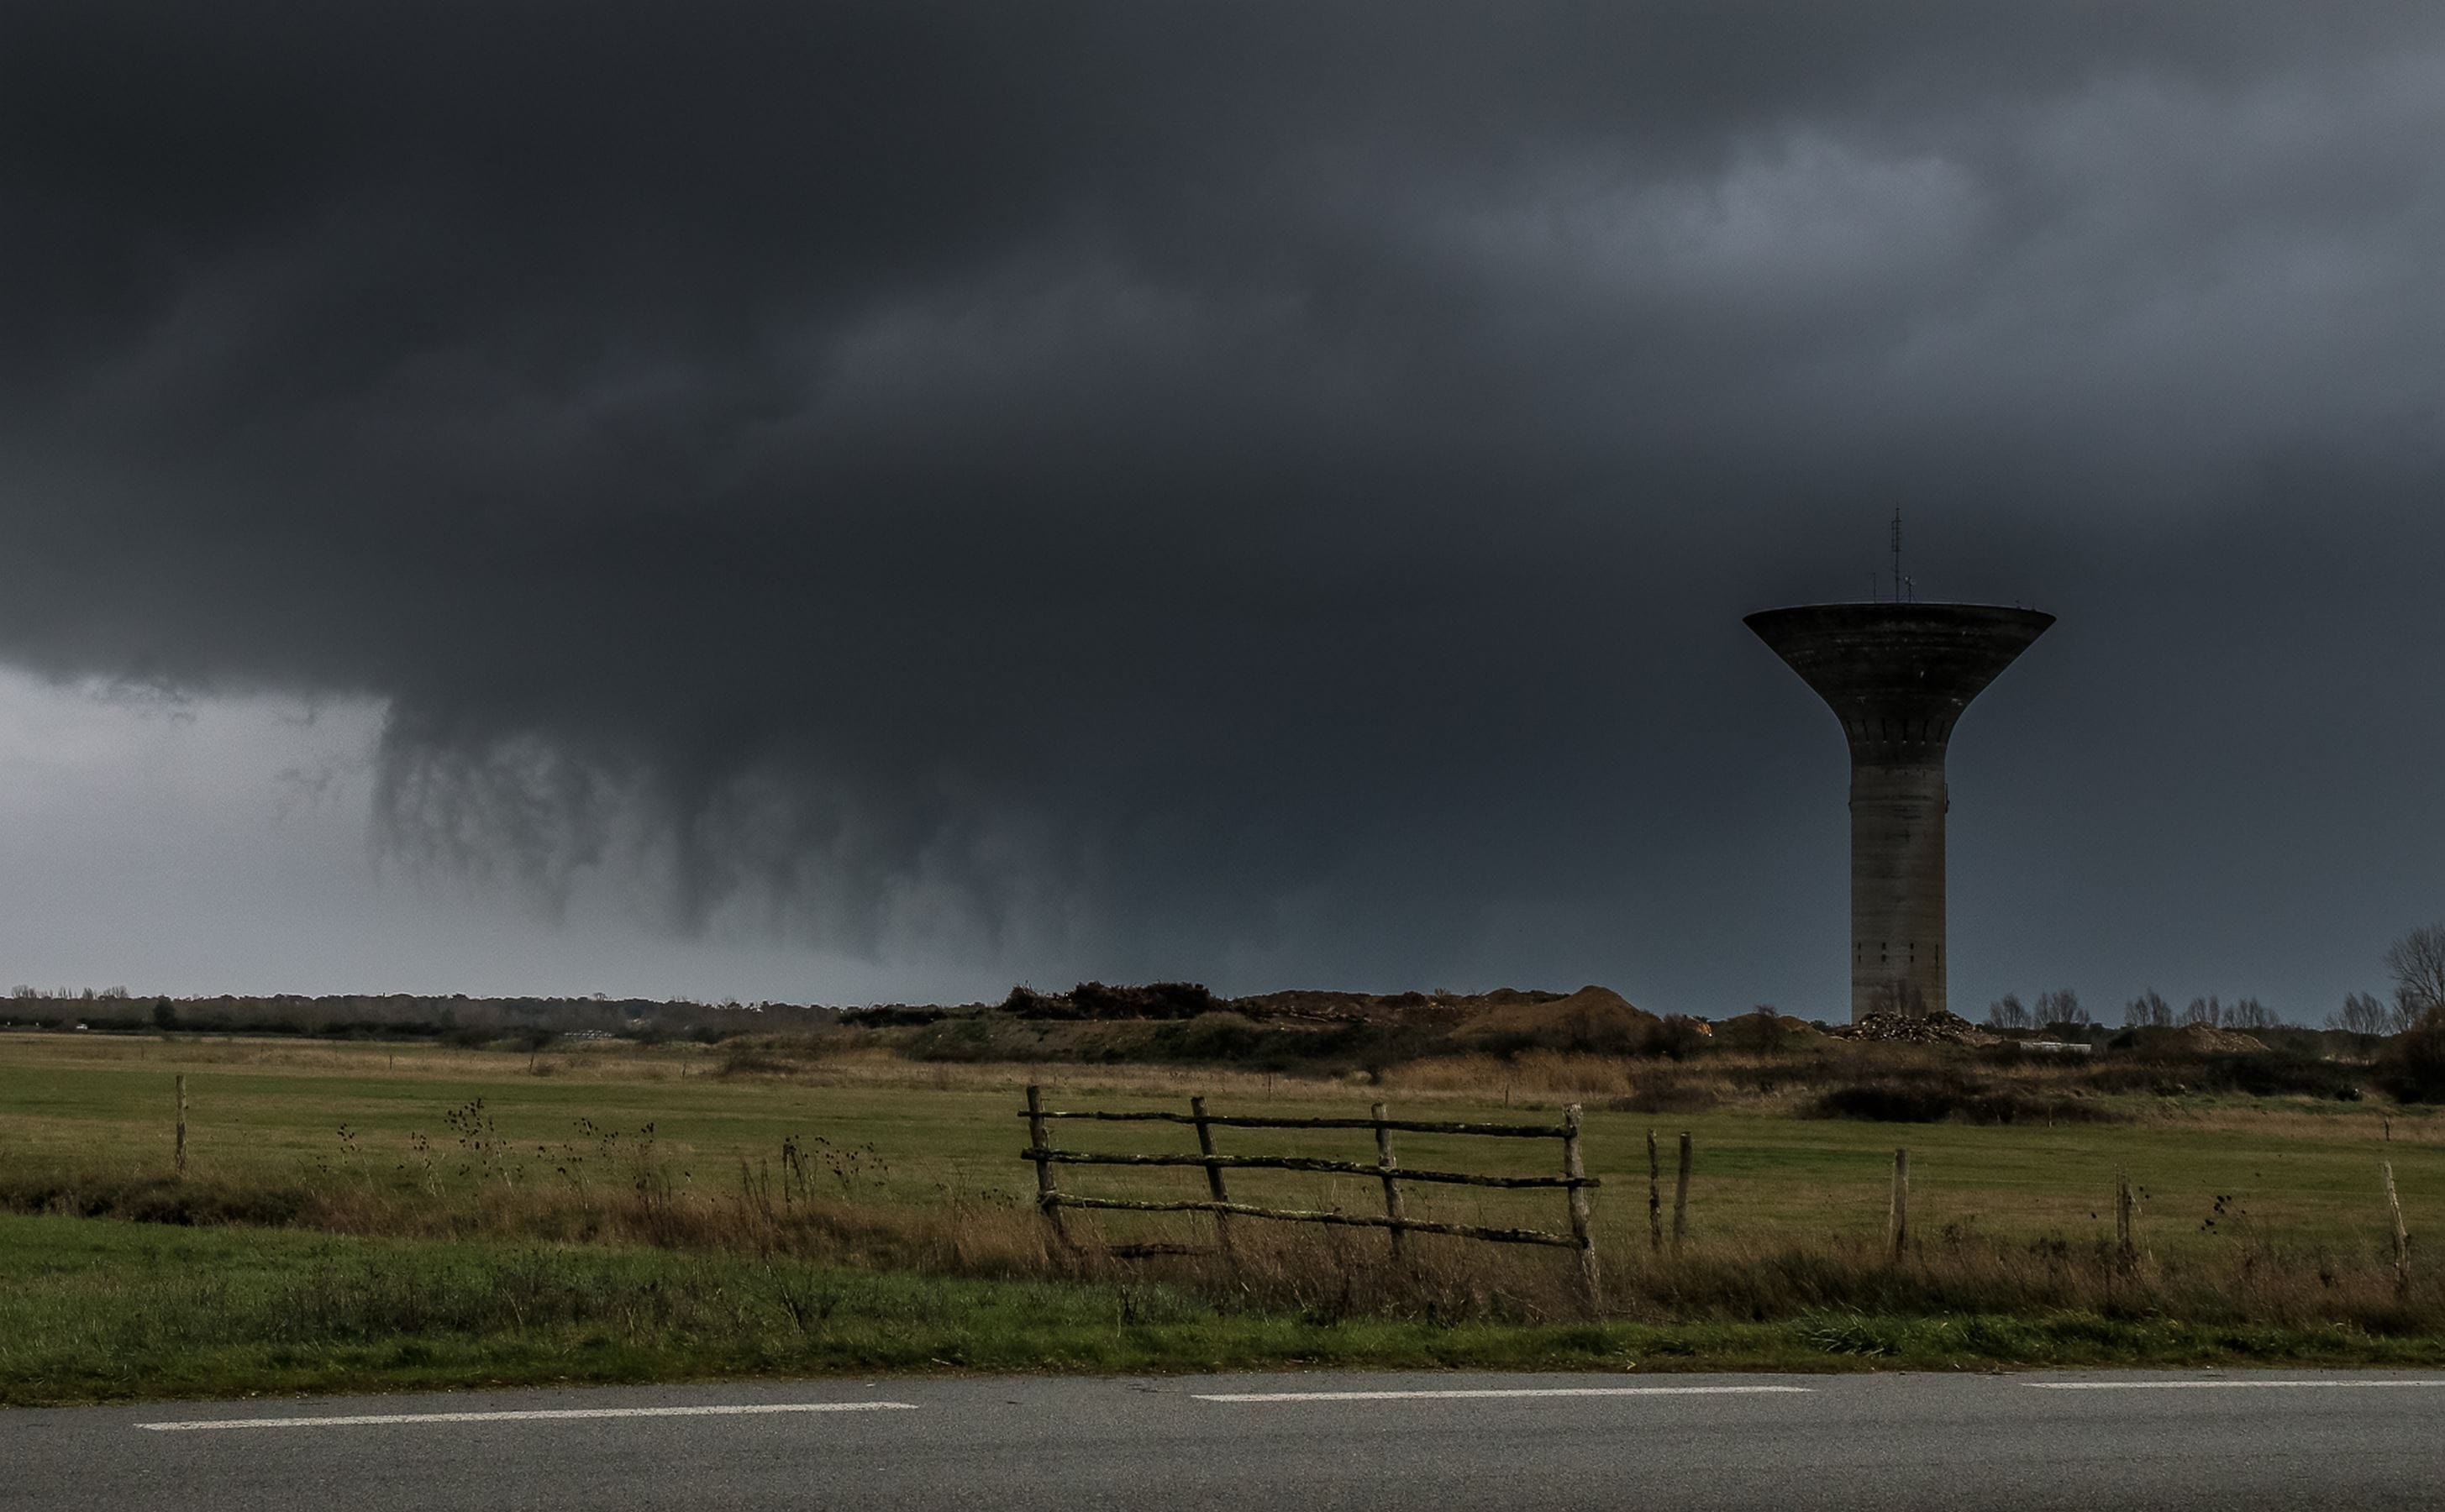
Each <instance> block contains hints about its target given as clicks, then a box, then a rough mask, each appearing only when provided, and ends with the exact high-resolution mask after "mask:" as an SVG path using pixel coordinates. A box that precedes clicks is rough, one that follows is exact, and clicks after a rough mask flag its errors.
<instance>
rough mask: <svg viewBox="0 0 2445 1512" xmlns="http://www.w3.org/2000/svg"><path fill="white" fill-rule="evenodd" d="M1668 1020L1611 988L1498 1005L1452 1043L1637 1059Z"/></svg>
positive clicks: (1470, 1021)
mask: <svg viewBox="0 0 2445 1512" xmlns="http://www.w3.org/2000/svg"><path fill="white" fill-rule="evenodd" d="M1663 1032H1664V1020H1663V1019H1661V1018H1658V1017H1656V1016H1655V1015H1653V1014H1652V1013H1649V1012H1647V1011H1646V1010H1645V1009H1643V1008H1638V1007H1634V1006H1633V1005H1632V1003H1631V1001H1630V999H1627V998H1624V997H1623V996H1622V995H1621V994H1619V993H1617V992H1614V990H1613V989H1611V988H1609V987H1595V986H1589V987H1581V988H1580V989H1579V990H1578V991H1577V992H1575V993H1572V994H1571V995H1570V996H1569V997H1567V998H1556V999H1549V1000H1548V1001H1545V1002H1507V1003H1497V1004H1494V1005H1492V1006H1489V1007H1487V1008H1484V1009H1483V1010H1482V1011H1480V1012H1478V1013H1476V1014H1473V1015H1471V1016H1470V1017H1468V1018H1466V1019H1465V1020H1463V1021H1462V1023H1461V1026H1460V1028H1459V1030H1458V1031H1457V1032H1456V1033H1455V1034H1454V1036H1453V1037H1454V1038H1456V1039H1459V1040H1462V1041H1464V1042H1465V1043H1470V1044H1476V1045H1481V1046H1484V1047H1485V1048H1487V1049H1515V1050H1516V1049H1529V1048H1535V1049H1539V1050H1585V1051H1596V1052H1598V1053H1612V1054H1634V1053H1636V1052H1639V1051H1642V1050H1645V1049H1647V1048H1648V1047H1649V1046H1650V1045H1652V1044H1653V1043H1654V1041H1655V1039H1656V1037H1657V1036H1659V1035H1661V1034H1662V1033H1663Z"/></svg>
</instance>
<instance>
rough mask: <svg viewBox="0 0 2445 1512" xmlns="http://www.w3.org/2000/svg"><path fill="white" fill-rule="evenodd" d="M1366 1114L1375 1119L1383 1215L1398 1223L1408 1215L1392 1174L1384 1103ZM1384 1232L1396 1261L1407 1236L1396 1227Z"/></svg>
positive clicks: (1404, 1248)
mask: <svg viewBox="0 0 2445 1512" xmlns="http://www.w3.org/2000/svg"><path fill="white" fill-rule="evenodd" d="M1367 1116H1369V1117H1370V1118H1372V1119H1374V1120H1375V1168H1376V1169H1378V1170H1380V1171H1382V1172H1383V1173H1384V1216H1385V1217H1387V1218H1389V1219H1390V1220H1391V1221H1392V1222H1393V1223H1399V1222H1401V1220H1402V1219H1404V1218H1406V1217H1408V1216H1409V1215H1408V1213H1407V1211H1406V1210H1405V1209H1404V1208H1403V1206H1402V1204H1401V1184H1400V1183H1399V1182H1398V1181H1396V1180H1394V1179H1393V1176H1392V1172H1393V1170H1394V1169H1395V1168H1397V1167H1396V1166H1395V1163H1394V1161H1393V1159H1392V1131H1391V1130H1390V1129H1387V1128H1386V1127H1384V1120H1385V1118H1386V1117H1387V1116H1388V1115H1387V1114H1386V1113H1385V1111H1384V1105H1383V1104H1382V1103H1377V1104H1375V1105H1374V1106H1373V1107H1372V1108H1370V1109H1368V1110H1367ZM1385 1232H1386V1233H1388V1234H1390V1235H1391V1236H1392V1259H1393V1260H1395V1261H1398V1260H1401V1259H1402V1258H1404V1257H1405V1256H1407V1255H1408V1254H1409V1235H1408V1234H1406V1233H1404V1232H1402V1231H1401V1230H1400V1229H1398V1228H1390V1229H1386V1230H1385Z"/></svg>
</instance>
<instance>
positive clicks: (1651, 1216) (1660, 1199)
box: [1647, 1129, 1664, 1254]
mask: <svg viewBox="0 0 2445 1512" xmlns="http://www.w3.org/2000/svg"><path fill="white" fill-rule="evenodd" d="M1647 1247H1648V1248H1649V1249H1650V1250H1651V1251H1653V1252H1656V1253H1659V1254H1660V1253H1662V1251H1663V1249H1664V1168H1663V1167H1662V1166H1661V1165H1660V1164H1659V1163H1658V1162H1657V1161H1656V1158H1655V1130H1654V1129H1649V1130H1648V1131H1647Z"/></svg>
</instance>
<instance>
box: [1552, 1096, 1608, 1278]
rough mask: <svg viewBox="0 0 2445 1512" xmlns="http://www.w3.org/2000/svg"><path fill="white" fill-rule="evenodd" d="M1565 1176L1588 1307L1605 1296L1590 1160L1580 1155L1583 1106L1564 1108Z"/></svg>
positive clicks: (1580, 1275) (1563, 1157) (1572, 1228)
mask: <svg viewBox="0 0 2445 1512" xmlns="http://www.w3.org/2000/svg"><path fill="white" fill-rule="evenodd" d="M1562 1175H1563V1177H1564V1178H1565V1179H1566V1180H1568V1181H1569V1182H1570V1184H1571V1185H1570V1188H1569V1190H1570V1194H1571V1238H1572V1240H1573V1241H1576V1242H1577V1244H1578V1246H1579V1284H1580V1285H1581V1286H1583V1287H1585V1288H1586V1289H1587V1294H1588V1306H1590V1307H1596V1306H1597V1305H1598V1304H1599V1303H1601V1302H1602V1301H1603V1299H1604V1294H1603V1293H1602V1292H1601V1291H1600V1290H1598V1288H1597V1278H1596V1238H1595V1236H1594V1234H1593V1233H1592V1232H1591V1231H1590V1226H1589V1223H1588V1188H1587V1185H1586V1182H1587V1176H1588V1167H1587V1163H1586V1162H1585V1161H1584V1160H1582V1159H1580V1156H1579V1105H1578V1104H1577V1103H1573V1104H1571V1106H1570V1107H1568V1108H1565V1109H1563V1110H1562Z"/></svg>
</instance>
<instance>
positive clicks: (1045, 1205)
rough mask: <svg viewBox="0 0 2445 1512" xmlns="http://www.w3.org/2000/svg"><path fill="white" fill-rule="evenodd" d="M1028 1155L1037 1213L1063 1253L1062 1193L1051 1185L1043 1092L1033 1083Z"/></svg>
mask: <svg viewBox="0 0 2445 1512" xmlns="http://www.w3.org/2000/svg"><path fill="white" fill-rule="evenodd" d="M1027 1142H1028V1145H1029V1149H1028V1154H1029V1156H1030V1157H1032V1158H1033V1159H1034V1160H1035V1162H1036V1211H1037V1212H1040V1213H1042V1214H1043V1215H1044V1221H1045V1223H1048V1224H1050V1225H1051V1226H1052V1229H1053V1238H1054V1240H1055V1241H1056V1242H1058V1243H1059V1244H1060V1246H1061V1247H1062V1248H1063V1249H1068V1248H1070V1231H1069V1229H1067V1228H1065V1227H1063V1226H1062V1223H1061V1193H1060V1192H1059V1191H1057V1190H1055V1187H1054V1185H1053V1161H1052V1159H1051V1157H1050V1154H1049V1152H1050V1151H1051V1149H1052V1148H1053V1141H1052V1140H1051V1139H1050V1138H1049V1137H1047V1135H1046V1134H1045V1132H1044V1089H1043V1088H1041V1087H1038V1086H1037V1085H1036V1084H1035V1083H1034V1082H1030V1083H1028V1086H1027Z"/></svg>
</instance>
